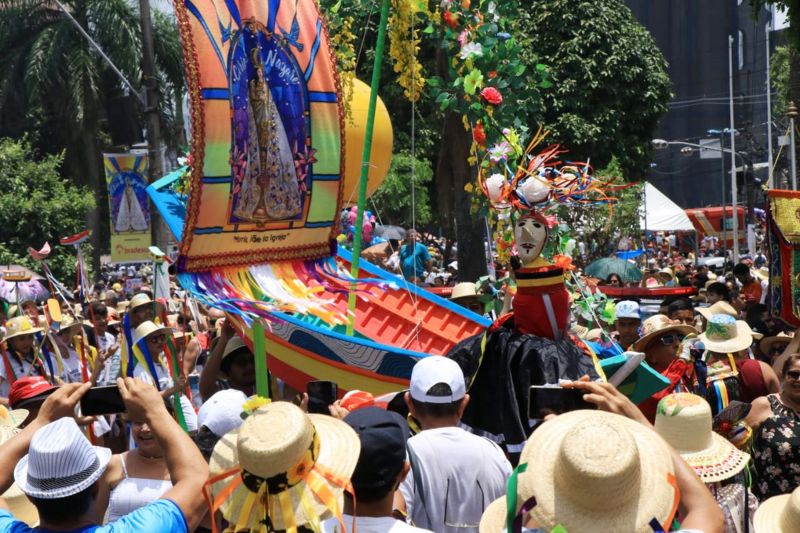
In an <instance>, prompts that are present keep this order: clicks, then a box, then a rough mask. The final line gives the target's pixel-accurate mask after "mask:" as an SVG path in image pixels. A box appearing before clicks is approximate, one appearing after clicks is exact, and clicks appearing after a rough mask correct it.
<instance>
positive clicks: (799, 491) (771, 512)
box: [753, 487, 800, 533]
mask: <svg viewBox="0 0 800 533" xmlns="http://www.w3.org/2000/svg"><path fill="white" fill-rule="evenodd" d="M753 530H754V531H755V533H796V532H797V531H800V487H798V488H796V489H794V491H793V492H792V493H791V494H781V495H780V496H773V497H772V498H770V499H768V500H766V501H764V502H762V503H761V505H760V506H759V507H758V509H757V510H756V514H755V515H754V516H753Z"/></svg>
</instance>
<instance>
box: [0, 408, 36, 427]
mask: <svg viewBox="0 0 800 533" xmlns="http://www.w3.org/2000/svg"><path fill="white" fill-rule="evenodd" d="M29 414H30V411H28V410H27V409H12V410H11V411H9V410H8V408H6V406H5V405H0V427H2V428H11V429H16V428H18V427H20V426H21V425H22V424H23V423H24V422H25V419H26V418H28V415H29Z"/></svg>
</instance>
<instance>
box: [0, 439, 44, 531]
mask: <svg viewBox="0 0 800 533" xmlns="http://www.w3.org/2000/svg"><path fill="white" fill-rule="evenodd" d="M17 432H18V430H17V429H14V428H11V427H8V426H2V425H0V444H3V443H4V442H6V441H7V440H8V439H10V438H11V437H13V436H14V435H16V434H17ZM1 497H2V498H3V499H4V500H5V502H6V504H7V505H8V509H9V511H11V514H12V516H14V518H16V519H17V520H20V521H22V522H25V523H26V524H28V525H29V526H30V527H36V526H38V525H39V511H37V510H36V507H34V506H33V504H32V503H31V501H30V500H29V499H28V497H27V496H25V494H23V492H22V491H21V490H20V489H19V487H18V486H17V484H16V483H12V484H11V486H10V487H9V488H8V490H7V491H5V492H4V493H3V494H2V496H1Z"/></svg>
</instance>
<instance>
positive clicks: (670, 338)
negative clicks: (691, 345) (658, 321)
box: [659, 333, 684, 346]
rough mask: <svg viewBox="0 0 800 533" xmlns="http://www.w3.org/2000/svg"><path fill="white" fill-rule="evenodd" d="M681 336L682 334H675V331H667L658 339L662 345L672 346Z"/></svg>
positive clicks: (680, 339)
mask: <svg viewBox="0 0 800 533" xmlns="http://www.w3.org/2000/svg"><path fill="white" fill-rule="evenodd" d="M683 338H684V335H676V334H675V333H669V334H667V335H662V336H661V338H660V339H659V341H661V344H663V345H664V346H672V345H674V344H677V343H679V342H681V341H682V340H683Z"/></svg>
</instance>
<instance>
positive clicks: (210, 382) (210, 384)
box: [199, 320, 235, 400]
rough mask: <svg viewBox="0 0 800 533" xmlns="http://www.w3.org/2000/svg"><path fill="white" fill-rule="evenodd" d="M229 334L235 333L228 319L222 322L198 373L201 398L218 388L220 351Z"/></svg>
mask: <svg viewBox="0 0 800 533" xmlns="http://www.w3.org/2000/svg"><path fill="white" fill-rule="evenodd" d="M231 335H235V333H234V332H233V328H231V327H230V325H228V321H227V320H225V322H223V324H222V329H221V330H220V333H219V338H218V339H217V344H216V345H215V346H214V349H213V350H212V351H211V355H209V356H208V360H207V361H206V366H204V367H203V372H202V374H200V384H199V389H200V396H202V398H203V400H207V399H208V398H211V396H213V394H214V393H215V392H217V391H218V390H219V387H218V386H217V380H218V379H219V372H220V367H221V366H222V353H223V352H224V351H225V345H226V344H228V340H229V339H230V338H231Z"/></svg>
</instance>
